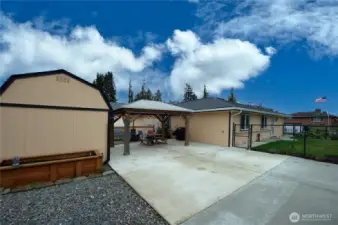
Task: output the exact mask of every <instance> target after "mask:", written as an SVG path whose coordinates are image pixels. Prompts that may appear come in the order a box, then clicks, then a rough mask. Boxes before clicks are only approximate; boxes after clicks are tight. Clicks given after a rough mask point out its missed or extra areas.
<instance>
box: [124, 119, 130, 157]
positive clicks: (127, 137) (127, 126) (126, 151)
mask: <svg viewBox="0 0 338 225" xmlns="http://www.w3.org/2000/svg"><path fill="white" fill-rule="evenodd" d="M122 118H123V123H124V137H123V140H124V151H123V155H130V146H129V142H130V116H129V115H123V117H122Z"/></svg>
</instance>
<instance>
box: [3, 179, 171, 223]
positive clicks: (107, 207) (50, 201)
mask: <svg viewBox="0 0 338 225" xmlns="http://www.w3.org/2000/svg"><path fill="white" fill-rule="evenodd" d="M0 210H1V212H0V214H1V217H0V224H1V225H6V224H58V225H60V224H62V225H64V224H121V225H125V224H133V225H137V224H142V225H143V224H156V225H160V224H167V222H166V221H165V220H164V219H163V218H162V217H161V216H160V215H159V214H158V213H157V212H156V211H155V210H154V209H153V208H152V207H151V206H150V205H149V204H148V203H147V202H145V201H144V200H143V199H142V198H141V197H140V196H139V195H138V194H136V192H135V191H134V190H133V189H132V188H130V187H129V186H128V185H127V184H126V183H125V182H124V181H123V180H122V179H121V178H120V177H119V176H118V175H116V174H115V173H114V174H110V175H107V176H103V177H98V178H92V179H86V180H82V181H76V182H72V183H68V184H62V185H57V186H52V187H47V188H42V189H37V190H31V191H26V192H18V193H11V194H7V195H2V196H0Z"/></svg>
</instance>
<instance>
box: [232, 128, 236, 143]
mask: <svg viewBox="0 0 338 225" xmlns="http://www.w3.org/2000/svg"><path fill="white" fill-rule="evenodd" d="M235 135H236V124H235V123H233V124H232V147H235V146H236V145H235V141H236V140H235Z"/></svg>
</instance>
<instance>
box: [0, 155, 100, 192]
mask: <svg viewBox="0 0 338 225" xmlns="http://www.w3.org/2000/svg"><path fill="white" fill-rule="evenodd" d="M101 167H102V156H101V155H100V154H99V152H97V151H85V152H77V153H68V154H59V155H47V156H37V157H27V158H20V165H19V166H12V160H11V159H7V160H3V161H2V162H1V164H0V187H5V188H12V187H16V186H19V185H25V184H30V183H36V182H47V181H56V180H60V179H65V178H72V177H76V176H85V175H89V174H91V173H95V172H98V170H100V169H101Z"/></svg>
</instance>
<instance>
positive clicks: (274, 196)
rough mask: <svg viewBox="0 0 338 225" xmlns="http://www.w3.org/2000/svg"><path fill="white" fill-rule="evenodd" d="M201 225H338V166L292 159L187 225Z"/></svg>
mask: <svg viewBox="0 0 338 225" xmlns="http://www.w3.org/2000/svg"><path fill="white" fill-rule="evenodd" d="M291 214H292V215H294V216H293V217H291V219H290V215H291ZM200 224H203V225H216V224H217V225H225V224H229V225H231V224H237V225H287V224H299V225H302V224H303V225H304V224H313V225H322V224H323V225H331V224H332V225H337V224H338V165H334V164H327V163H322V162H316V161H312V160H306V159H301V158H294V157H290V158H289V159H287V160H285V161H284V162H282V163H281V164H280V165H278V166H277V167H275V168H273V169H272V170H270V171H268V172H267V173H265V174H263V175H262V176H260V177H259V178H257V179H255V180H253V181H252V182H250V183H249V184H247V185H245V186H243V187H242V188H241V189H239V190H237V191H235V192H234V193H232V194H231V195H229V196H227V197H226V198H223V199H222V200H220V201H218V202H217V203H215V204H213V205H212V206H211V207H209V208H208V209H206V210H204V211H202V212H201V213H199V214H197V215H195V216H194V217H192V218H191V219H189V220H188V221H186V222H185V223H184V225H200Z"/></svg>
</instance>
